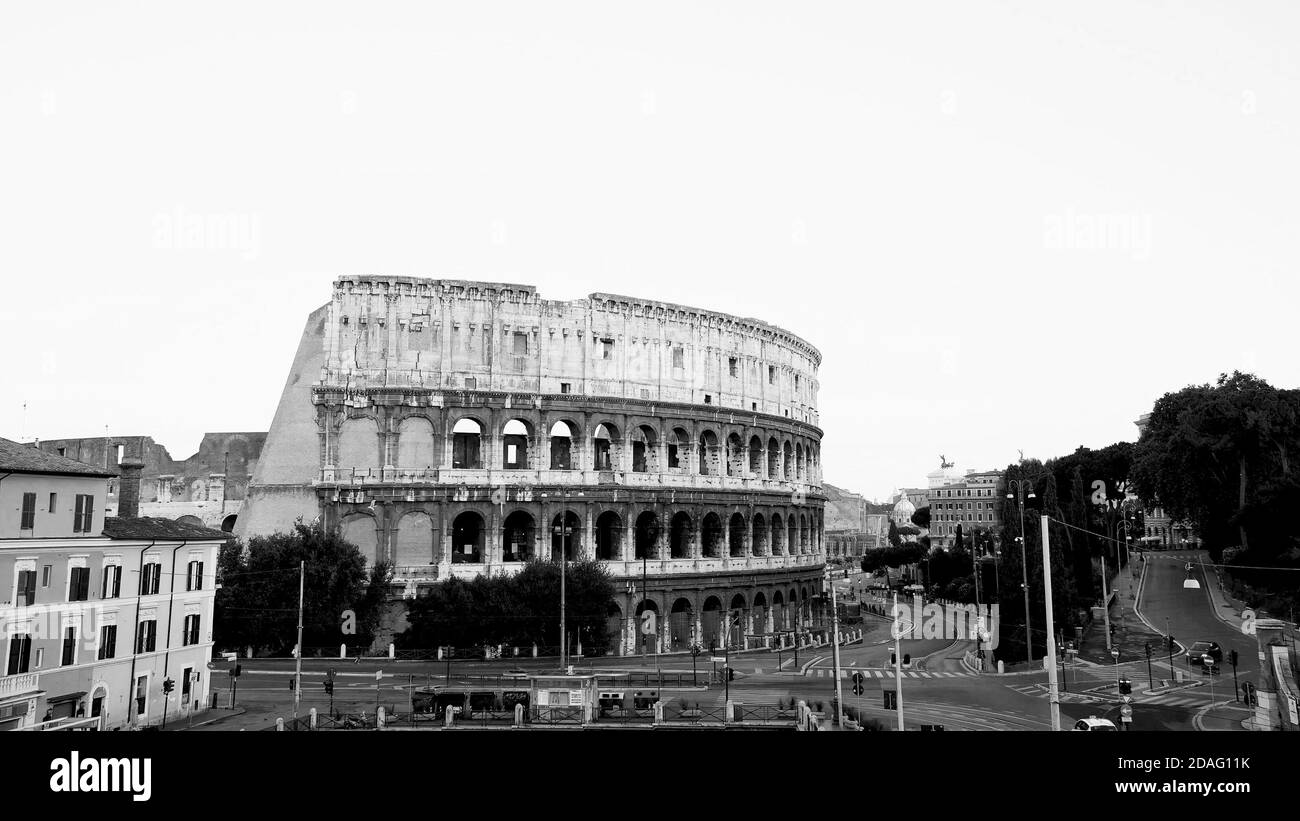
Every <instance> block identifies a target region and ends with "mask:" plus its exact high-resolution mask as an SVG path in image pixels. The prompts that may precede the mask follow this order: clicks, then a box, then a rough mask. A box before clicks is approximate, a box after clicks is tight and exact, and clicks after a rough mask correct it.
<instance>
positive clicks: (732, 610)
mask: <svg viewBox="0 0 1300 821" xmlns="http://www.w3.org/2000/svg"><path fill="white" fill-rule="evenodd" d="M727 614H728V619H727V636H728V642H729V643H730V645H731V646H732V647H740V648H743V647H744V646H745V623H746V619H745V597H744V596H742V595H741V594H739V593H737V594H736V595H734V596H732V597H731V606H730V607H728V608H727Z"/></svg>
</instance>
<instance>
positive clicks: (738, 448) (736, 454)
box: [727, 431, 745, 476]
mask: <svg viewBox="0 0 1300 821" xmlns="http://www.w3.org/2000/svg"><path fill="white" fill-rule="evenodd" d="M727 475H728V476H744V475H745V443H744V442H742V441H741V439H740V435H739V434H737V433H736V432H735V431H732V432H731V434H730V435H728V436H727Z"/></svg>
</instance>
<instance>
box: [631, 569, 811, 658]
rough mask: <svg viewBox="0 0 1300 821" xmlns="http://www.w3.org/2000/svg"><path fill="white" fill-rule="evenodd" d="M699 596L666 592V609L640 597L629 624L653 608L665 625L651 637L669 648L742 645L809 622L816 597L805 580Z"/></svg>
mask: <svg viewBox="0 0 1300 821" xmlns="http://www.w3.org/2000/svg"><path fill="white" fill-rule="evenodd" d="M702 595H703V601H702V602H697V600H698V598H699V597H698V596H697V597H690V596H681V595H673V594H669V595H667V596H666V597H664V599H663V600H664V602H667V601H671V602H672V604H671V605H669V606H668V608H667V613H665V612H663V610H661V604H660V602H657V601H656V600H655V598H653V597H652V598H647V599H643V600H641V601H639V602H638V603H637V605H636V611H635V619H634V621H633V624H639V623H640V621H641V614H642V613H643V612H645V611H647V610H649V611H651V612H653V613H655V616H656V618H657V620H658V623H659V624H661V625H663V626H662V634H661V635H659V636H655V637H653V639H652V640H654V641H658V642H659V643H660V647H661V648H662V649H666V650H667V651H668V652H673V651H681V650H687V649H689V648H690V646H691V645H692V644H695V643H698V644H699V645H700V646H701V647H703V648H711V647H721V646H723V645H724V644H730V645H731V646H733V647H744V646H746V645H747V644H753V643H754V641H753V639H754V638H755V637H760V636H765V635H770V634H772V633H776V632H781V631H788V630H793V629H795V628H798V627H805V626H808V625H809V624H811V623H812V622H813V620H814V611H813V608H814V604H815V603H816V602H817V597H816V595H815V594H813V593H810V591H809V589H808V587H807V585H803V586H797V585H789V586H786V585H782V586H780V587H778V588H776V589H775V590H769V591H767V592H764V591H762V590H759V591H753V592H749V593H747V592H742V591H734V592H729V593H720V594H719V593H712V594H709V593H706V594H702ZM621 612H622V611H621V609H620V611H619V613H618V614H616V615H614V616H612V617H611V621H612V620H613V619H621ZM665 617H666V618H665ZM747 638H749V639H750V641H749V642H747V641H746V639H747ZM760 643H761V642H760Z"/></svg>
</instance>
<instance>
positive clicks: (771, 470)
mask: <svg viewBox="0 0 1300 821" xmlns="http://www.w3.org/2000/svg"><path fill="white" fill-rule="evenodd" d="M780 462H781V445H780V443H778V442H777V441H776V438H775V437H772V438H769V439H768V440H767V478H769V479H780V478H781V464H780Z"/></svg>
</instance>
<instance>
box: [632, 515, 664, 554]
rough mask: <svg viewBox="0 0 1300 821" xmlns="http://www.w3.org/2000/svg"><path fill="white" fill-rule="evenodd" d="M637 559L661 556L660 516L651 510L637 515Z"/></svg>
mask: <svg viewBox="0 0 1300 821" xmlns="http://www.w3.org/2000/svg"><path fill="white" fill-rule="evenodd" d="M634 541H635V542H636V544H635V545H634V547H635V548H636V557H635V558H636V560H637V561H640V560H642V559H657V558H659V549H658V541H659V517H657V516H655V514H654V513H653V512H651V511H649V510H646V511H643V512H642V513H641V515H640V516H637V517H636V532H635V533H634Z"/></svg>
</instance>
